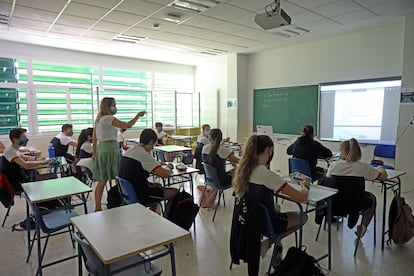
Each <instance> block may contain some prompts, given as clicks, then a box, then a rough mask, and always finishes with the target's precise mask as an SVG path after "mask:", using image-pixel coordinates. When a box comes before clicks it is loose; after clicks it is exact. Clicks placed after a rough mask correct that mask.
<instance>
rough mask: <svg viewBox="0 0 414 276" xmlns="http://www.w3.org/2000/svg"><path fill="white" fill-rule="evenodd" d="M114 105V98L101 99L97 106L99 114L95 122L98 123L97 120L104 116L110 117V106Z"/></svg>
mask: <svg viewBox="0 0 414 276" xmlns="http://www.w3.org/2000/svg"><path fill="white" fill-rule="evenodd" d="M114 103H115V99H114V98H110V97H105V98H103V99H102V101H101V104H100V105H99V113H98V116H97V117H96V122H99V120H100V119H101V118H102V117H103V116H105V115H111V114H112V113H111V109H110V108H111V105H112V104H114Z"/></svg>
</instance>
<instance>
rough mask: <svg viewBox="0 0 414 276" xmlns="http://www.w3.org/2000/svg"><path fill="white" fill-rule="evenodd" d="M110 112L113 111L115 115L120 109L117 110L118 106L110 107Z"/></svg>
mask: <svg viewBox="0 0 414 276" xmlns="http://www.w3.org/2000/svg"><path fill="white" fill-rule="evenodd" d="M110 110H111V113H112V115H115V114H116V112H117V111H118V109H117V108H116V106H111V107H110Z"/></svg>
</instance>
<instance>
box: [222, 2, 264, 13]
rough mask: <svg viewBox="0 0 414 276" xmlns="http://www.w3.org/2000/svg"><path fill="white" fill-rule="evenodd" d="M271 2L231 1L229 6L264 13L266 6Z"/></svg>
mask: <svg viewBox="0 0 414 276" xmlns="http://www.w3.org/2000/svg"><path fill="white" fill-rule="evenodd" d="M270 2H271V1H269V0H254V1H252V0H231V1H229V2H228V4H230V5H233V6H237V7H240V8H243V9H247V10H250V11H263V12H264V8H265V6H266V5H268V4H269V3H270Z"/></svg>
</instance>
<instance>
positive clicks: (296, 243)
mask: <svg viewBox="0 0 414 276" xmlns="http://www.w3.org/2000/svg"><path fill="white" fill-rule="evenodd" d="M295 245H296V247H297V248H299V244H298V232H297V231H296V232H295Z"/></svg>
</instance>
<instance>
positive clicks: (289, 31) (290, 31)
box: [285, 30, 300, 35]
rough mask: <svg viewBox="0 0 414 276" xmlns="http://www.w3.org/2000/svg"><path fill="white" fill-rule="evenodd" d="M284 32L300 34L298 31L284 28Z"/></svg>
mask: <svg viewBox="0 0 414 276" xmlns="http://www.w3.org/2000/svg"><path fill="white" fill-rule="evenodd" d="M285 32H288V33H291V34H294V35H300V33H298V32H295V31H292V30H285Z"/></svg>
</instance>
